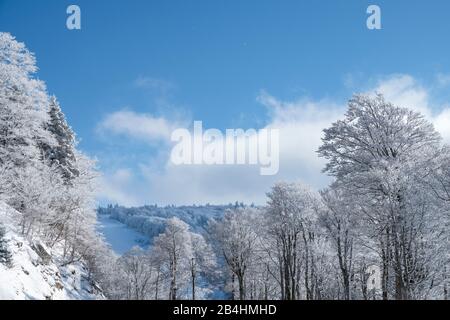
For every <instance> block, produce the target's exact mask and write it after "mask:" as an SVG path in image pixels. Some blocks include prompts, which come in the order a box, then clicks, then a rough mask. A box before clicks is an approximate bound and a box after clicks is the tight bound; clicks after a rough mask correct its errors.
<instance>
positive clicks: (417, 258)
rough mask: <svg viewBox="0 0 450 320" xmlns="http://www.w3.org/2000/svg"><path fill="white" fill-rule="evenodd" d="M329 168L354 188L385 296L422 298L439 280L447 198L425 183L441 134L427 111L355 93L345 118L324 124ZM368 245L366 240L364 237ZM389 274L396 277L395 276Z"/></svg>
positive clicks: (346, 186) (324, 150)
mask: <svg viewBox="0 0 450 320" xmlns="http://www.w3.org/2000/svg"><path fill="white" fill-rule="evenodd" d="M324 133H325V135H324V138H323V144H322V146H321V147H320V149H319V154H320V155H321V156H322V157H325V158H326V159H328V163H327V166H326V168H325V172H327V173H329V174H330V175H332V176H334V177H336V184H337V185H339V187H340V188H344V189H346V192H347V193H348V194H352V196H353V200H354V205H356V206H357V207H358V211H359V217H360V219H361V221H362V223H363V225H364V226H365V234H366V235H368V239H370V240H372V241H373V242H374V244H375V246H376V250H377V252H378V254H379V257H380V260H381V261H380V264H381V266H382V274H383V275H382V285H383V289H382V290H383V298H385V299H387V298H389V297H390V296H392V297H394V298H395V299H414V298H418V295H417V294H418V291H421V292H422V294H425V291H423V290H422V289H419V288H421V287H423V286H424V284H425V283H426V285H425V286H431V287H434V286H436V285H437V283H436V281H434V280H433V279H436V277H435V273H436V272H437V273H440V272H441V271H442V263H438V261H436V260H434V258H433V257H436V256H439V257H443V255H442V254H440V253H439V254H437V255H436V252H437V251H439V250H441V248H442V243H444V242H442V241H443V240H444V238H443V237H444V235H445V234H446V231H445V230H444V229H445V228H444V227H443V223H442V222H443V221H444V220H443V219H444V215H443V207H442V203H438V202H435V201H434V200H433V199H432V196H431V194H432V192H431V191H430V190H429V189H428V188H427V187H426V183H423V182H424V179H425V180H426V178H427V176H428V173H429V168H430V167H433V165H434V160H435V159H436V158H438V156H439V154H440V151H441V146H440V136H439V134H438V133H437V132H436V131H435V130H434V128H433V126H432V124H430V123H429V122H428V121H427V120H426V119H425V118H424V117H423V116H422V115H420V114H418V113H416V112H414V111H411V110H409V109H406V108H400V107H396V106H394V105H392V104H390V103H388V102H386V101H385V100H384V98H383V97H382V96H381V95H377V96H376V97H369V96H362V95H357V96H354V97H353V99H352V100H350V102H349V109H348V111H347V113H346V115H345V119H344V120H340V121H337V122H336V123H334V124H333V125H332V126H331V127H330V128H328V129H325V130H324ZM367 245H369V243H368V244H367ZM391 279H392V281H391Z"/></svg>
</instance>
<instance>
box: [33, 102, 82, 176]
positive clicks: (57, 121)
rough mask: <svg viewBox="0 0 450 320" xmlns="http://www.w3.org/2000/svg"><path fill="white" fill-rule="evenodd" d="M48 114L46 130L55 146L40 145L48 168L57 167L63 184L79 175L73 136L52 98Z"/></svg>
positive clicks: (59, 108) (57, 104)
mask: <svg viewBox="0 0 450 320" xmlns="http://www.w3.org/2000/svg"><path fill="white" fill-rule="evenodd" d="M48 114H49V120H48V123H47V125H46V129H47V130H48V131H49V132H50V133H51V135H52V136H53V138H54V139H55V140H56V144H54V145H51V144H42V145H41V149H42V152H43V157H44V159H45V160H47V161H48V162H49V163H48V164H49V165H50V166H55V167H57V168H58V169H59V170H60V172H61V175H62V177H63V178H64V180H65V182H66V183H69V182H71V181H72V180H73V179H74V177H76V176H78V174H79V172H78V170H77V169H76V156H75V144H76V140H75V134H74V132H73V131H72V129H71V128H70V126H69V125H68V124H67V121H66V118H65V116H64V113H63V112H62V110H61V107H60V106H59V103H58V101H57V100H56V97H54V96H53V97H51V98H50V106H49V110H48Z"/></svg>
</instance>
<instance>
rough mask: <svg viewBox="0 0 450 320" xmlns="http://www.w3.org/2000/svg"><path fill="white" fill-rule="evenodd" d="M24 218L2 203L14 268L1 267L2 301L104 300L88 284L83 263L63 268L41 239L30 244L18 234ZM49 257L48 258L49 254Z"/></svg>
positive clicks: (1, 220) (2, 220)
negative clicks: (18, 224)
mask: <svg viewBox="0 0 450 320" xmlns="http://www.w3.org/2000/svg"><path fill="white" fill-rule="evenodd" d="M19 215H20V213H19V212H17V211H15V210H14V209H12V208H11V207H9V206H8V205H6V204H5V203H3V202H0V223H1V224H2V225H3V226H4V227H5V229H6V239H7V240H8V248H9V250H10V251H11V253H12V258H13V266H12V267H11V268H8V267H6V266H4V265H3V264H0V300H30V299H33V300H69V299H85V300H92V299H103V295H102V294H101V293H100V291H99V290H98V289H97V288H96V286H95V285H93V284H92V283H91V282H90V281H88V280H87V279H88V277H87V270H86V268H85V267H84V266H83V264H82V263H75V264H71V265H67V266H64V267H61V266H60V265H61V263H60V262H61V254H60V253H59V252H58V251H59V250H58V249H53V250H50V249H49V248H46V247H45V245H44V244H43V243H41V242H40V241H39V240H33V242H30V241H28V240H27V239H25V238H24V237H22V236H21V235H20V234H19V233H18V232H17V227H16V225H17V224H16V223H15V222H14V221H15V220H16V219H17V217H18V216H19ZM47 254H48V255H47Z"/></svg>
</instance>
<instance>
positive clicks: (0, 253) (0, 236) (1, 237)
mask: <svg viewBox="0 0 450 320" xmlns="http://www.w3.org/2000/svg"><path fill="white" fill-rule="evenodd" d="M5 234H6V231H5V228H4V227H3V226H1V225H0V263H1V264H3V265H5V266H7V267H10V266H12V254H11V252H10V251H9V249H8V241H7V240H6V239H5Z"/></svg>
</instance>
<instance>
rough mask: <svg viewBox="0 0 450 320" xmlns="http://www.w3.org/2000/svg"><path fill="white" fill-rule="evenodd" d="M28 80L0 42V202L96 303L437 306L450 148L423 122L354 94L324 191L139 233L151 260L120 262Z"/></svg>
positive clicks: (444, 271)
mask: <svg viewBox="0 0 450 320" xmlns="http://www.w3.org/2000/svg"><path fill="white" fill-rule="evenodd" d="M36 72H37V65H36V59H35V57H34V55H33V54H32V53H31V52H29V51H28V49H27V48H26V47H25V45H24V44H23V43H20V42H18V41H16V40H15V38H14V37H13V36H12V35H10V34H8V33H0V201H2V202H4V203H6V204H7V205H9V206H11V207H12V208H14V209H15V210H17V211H18V212H20V215H17V216H16V217H15V223H16V224H17V227H18V230H19V231H20V233H21V234H22V235H23V236H24V237H26V238H27V239H30V241H32V240H33V239H42V240H43V241H44V242H45V245H46V246H47V247H48V248H55V249H57V250H59V251H60V252H61V254H62V256H63V257H64V260H63V261H62V262H61V263H62V264H70V263H74V262H80V261H81V262H83V263H84V264H85V265H86V267H87V268H88V270H89V275H90V278H91V281H92V282H93V283H96V284H97V285H98V287H99V288H101V290H102V292H103V294H104V296H105V297H106V298H108V299H120V300H158V299H169V300H179V299H186V300H196V299H214V298H217V297H218V294H219V293H220V294H222V296H220V295H219V297H223V298H225V299H232V300H254V299H258V300H371V299H383V300H426V299H448V286H449V279H450V270H449V269H450V263H449V262H450V254H449V252H450V250H449V249H450V241H449V237H450V147H449V146H448V145H446V144H445V143H443V141H442V138H441V136H440V134H439V133H438V132H437V131H436V130H435V128H434V127H433V125H432V124H431V123H430V122H429V121H428V120H427V119H426V118H425V117H424V116H423V115H421V114H420V113H417V112H415V111H412V110H410V109H408V108H403V107H398V106H395V105H393V104H391V103H390V102H389V101H386V100H385V98H384V97H383V96H382V95H381V94H378V95H367V94H356V95H354V96H353V97H351V98H350V100H349V102H348V108H347V111H346V113H345V114H343V115H342V119H341V120H339V121H336V122H335V123H333V124H332V125H331V126H330V127H328V128H324V130H323V137H322V145H321V146H320V148H319V149H318V150H317V156H318V157H322V158H324V159H326V161H327V164H326V167H325V168H324V170H323V171H324V173H325V174H328V175H329V176H331V177H332V178H333V182H332V183H331V184H330V185H329V186H328V187H327V188H325V189H323V190H314V189H313V188H311V187H309V186H306V185H303V184H301V183H297V182H291V181H284V182H279V183H277V184H275V185H273V186H272V188H271V190H268V191H267V202H266V204H264V205H261V206H254V205H250V206H246V205H235V206H226V207H224V212H223V214H218V215H212V216H210V217H209V218H207V219H206V218H205V219H202V220H201V221H200V222H201V224H202V227H201V228H193V226H192V225H189V224H188V223H186V222H185V221H183V220H182V219H180V218H178V217H168V218H167V219H165V220H164V221H163V222H164V223H163V224H162V226H158V228H156V229H152V227H153V225H149V226H148V228H149V230H150V231H151V232H150V233H149V234H152V235H154V237H153V239H151V246H150V247H149V249H148V250H142V249H140V248H138V247H136V248H133V249H132V250H131V251H130V252H128V253H126V254H124V255H123V256H117V255H116V254H114V252H112V250H111V248H109V246H108V244H107V243H106V242H105V241H104V239H103V238H102V236H101V234H99V233H98V231H97V230H96V187H97V186H96V180H97V178H98V175H99V173H98V170H97V169H96V163H95V161H94V160H92V159H90V158H89V157H88V156H86V155H85V154H83V153H82V152H81V151H80V150H79V148H78V146H77V139H76V135H75V133H74V132H73V130H72V129H71V127H70V126H69V124H68V123H67V121H66V119H65V116H64V113H63V111H62V110H61V107H60V105H59V103H58V100H57V98H56V97H55V96H52V95H50V94H49V93H48V91H47V88H46V85H45V83H44V82H43V81H42V80H39V79H38V78H37V76H36ZM299 139H301V137H299ZM299 152H301V150H299ZM296 180H297V179H296V177H292V181H296ZM219 183H220V181H219ZM123 218H124V219H125V218H126V217H123ZM0 221H1V220H0ZM200 222H196V223H200ZM139 224H140V223H139ZM144 229H145V228H144ZM2 230H3V229H2V226H1V225H0V264H2V265H5V266H6V267H9V266H10V265H11V264H14V256H13V255H11V252H10V250H9V249H8V246H9V245H8V243H7V241H6V240H5V239H4V232H3V231H2ZM143 231H145V230H143ZM0 271H1V270H0ZM0 286H1V284H0Z"/></svg>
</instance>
